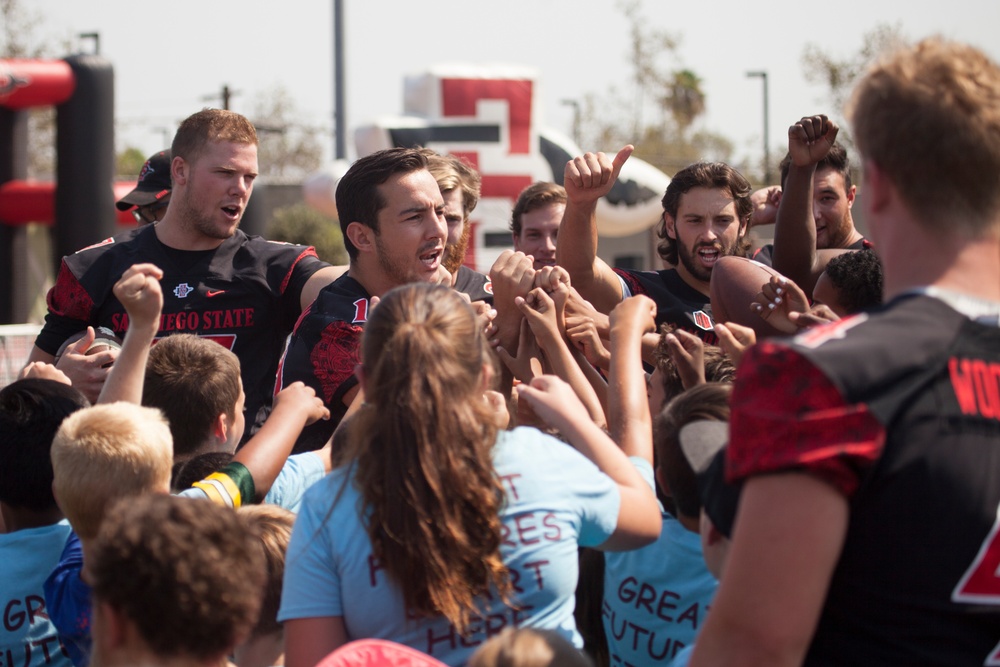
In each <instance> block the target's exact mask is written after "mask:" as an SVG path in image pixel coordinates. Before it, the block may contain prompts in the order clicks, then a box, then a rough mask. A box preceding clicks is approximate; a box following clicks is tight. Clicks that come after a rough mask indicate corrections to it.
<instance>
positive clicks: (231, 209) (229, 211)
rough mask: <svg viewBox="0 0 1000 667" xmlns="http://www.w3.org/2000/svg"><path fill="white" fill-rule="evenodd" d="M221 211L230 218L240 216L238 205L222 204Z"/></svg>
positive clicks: (235, 218)
mask: <svg viewBox="0 0 1000 667" xmlns="http://www.w3.org/2000/svg"><path fill="white" fill-rule="evenodd" d="M222 212H223V213H225V214H226V217H228V218H230V219H232V220H238V219H239V217H240V207H239V206H223V207H222Z"/></svg>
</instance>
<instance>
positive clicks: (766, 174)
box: [747, 71, 773, 185]
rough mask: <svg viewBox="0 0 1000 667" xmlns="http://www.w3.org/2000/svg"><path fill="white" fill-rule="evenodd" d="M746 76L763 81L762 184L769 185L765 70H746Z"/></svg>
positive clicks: (769, 164) (769, 167)
mask: <svg viewBox="0 0 1000 667" xmlns="http://www.w3.org/2000/svg"><path fill="white" fill-rule="evenodd" d="M747 76H748V77H750V78H756V77H759V78H760V79H761V80H762V81H763V82H764V184H765V185H771V184H772V183H773V181H772V180H771V148H770V146H771V138H770V132H769V131H768V126H769V125H770V122H769V113H768V104H767V72H765V71H756V72H747Z"/></svg>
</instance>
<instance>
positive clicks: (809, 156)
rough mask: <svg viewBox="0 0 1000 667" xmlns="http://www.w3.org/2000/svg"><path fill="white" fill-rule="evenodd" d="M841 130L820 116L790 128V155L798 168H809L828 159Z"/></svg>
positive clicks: (806, 118)
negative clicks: (827, 156)
mask: <svg viewBox="0 0 1000 667" xmlns="http://www.w3.org/2000/svg"><path fill="white" fill-rule="evenodd" d="M839 131H840V128H839V127H837V124H836V123H835V122H833V121H832V120H830V119H829V118H827V117H826V116H824V115H822V114H820V115H817V116H807V117H805V118H803V119H801V120H800V121H799V122H797V123H795V124H794V125H792V126H791V127H790V128H788V154H789V155H790V156H791V159H792V164H793V165H795V166H796V167H809V166H812V165H814V164H817V163H818V162H819V161H820V160H822V159H823V158H825V157H826V155H827V153H829V152H830V148H832V147H833V142H834V141H836V140H837V133H838V132H839Z"/></svg>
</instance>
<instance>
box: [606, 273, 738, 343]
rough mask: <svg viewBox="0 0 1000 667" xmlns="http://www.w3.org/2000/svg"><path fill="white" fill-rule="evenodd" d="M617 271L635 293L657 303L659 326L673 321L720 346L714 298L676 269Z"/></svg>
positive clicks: (674, 324) (657, 322)
mask: <svg viewBox="0 0 1000 667" xmlns="http://www.w3.org/2000/svg"><path fill="white" fill-rule="evenodd" d="M614 271H615V273H616V274H618V277H619V278H621V280H622V282H624V283H625V286H626V287H628V290H629V292H631V293H632V294H631V295H632V296H635V295H638V294H645V295H646V296H648V297H649V298H650V299H652V300H653V301H654V302H655V303H656V327H657V329H659V328H660V325H662V324H672V325H673V326H675V327H677V328H679V329H684V330H685V331H689V332H691V333H693V334H694V335H696V336H698V337H699V338H701V339H702V340H703V341H705V342H706V343H708V344H710V345H718V343H719V339H718V337H717V336H716V335H715V321H714V320H713V319H712V303H711V300H710V299H709V298H708V297H707V296H705V295H704V294H702V293H701V292H699V291H698V290H696V289H695V288H693V287H691V286H690V285H688V284H687V283H686V282H684V279H683V278H681V274H679V273H678V272H677V269H664V270H663V271H632V270H630V269H615V270H614ZM625 296H629V295H625Z"/></svg>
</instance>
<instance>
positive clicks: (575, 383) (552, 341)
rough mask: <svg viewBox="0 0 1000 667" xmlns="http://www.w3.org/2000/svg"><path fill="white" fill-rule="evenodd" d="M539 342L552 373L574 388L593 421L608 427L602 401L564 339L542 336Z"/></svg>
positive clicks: (555, 336) (554, 336) (556, 336)
mask: <svg viewBox="0 0 1000 667" xmlns="http://www.w3.org/2000/svg"><path fill="white" fill-rule="evenodd" d="M538 342H539V344H540V345H541V346H542V351H543V352H545V357H546V359H548V361H549V364H551V366H552V372H553V373H554V374H555V375H558V376H559V377H560V378H562V379H563V380H565V381H566V383H567V384H568V385H569V386H570V387H572V388H573V392H574V393H575V394H576V395H577V397H578V398H579V399H580V402H581V403H583V406H584V407H585V408H586V409H587V413H588V414H589V415H590V418H591V420H593V422H594V423H595V424H597V425H598V426H600V427H602V428H603V427H604V426H606V425H607V422H606V420H605V418H604V409H603V407H602V406H601V401H600V399H599V398H598V396H597V393H596V392H595V391H594V388H593V387H592V386H591V384H590V381H589V380H588V379H587V376H586V375H584V373H583V369H581V368H580V365H579V364H577V363H576V359H574V358H573V353H572V351H571V350H570V349H569V346H568V345H567V344H566V342H565V341H564V340H563V339H562V337H561V336H558V335H546V336H540V337H539V338H538Z"/></svg>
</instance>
